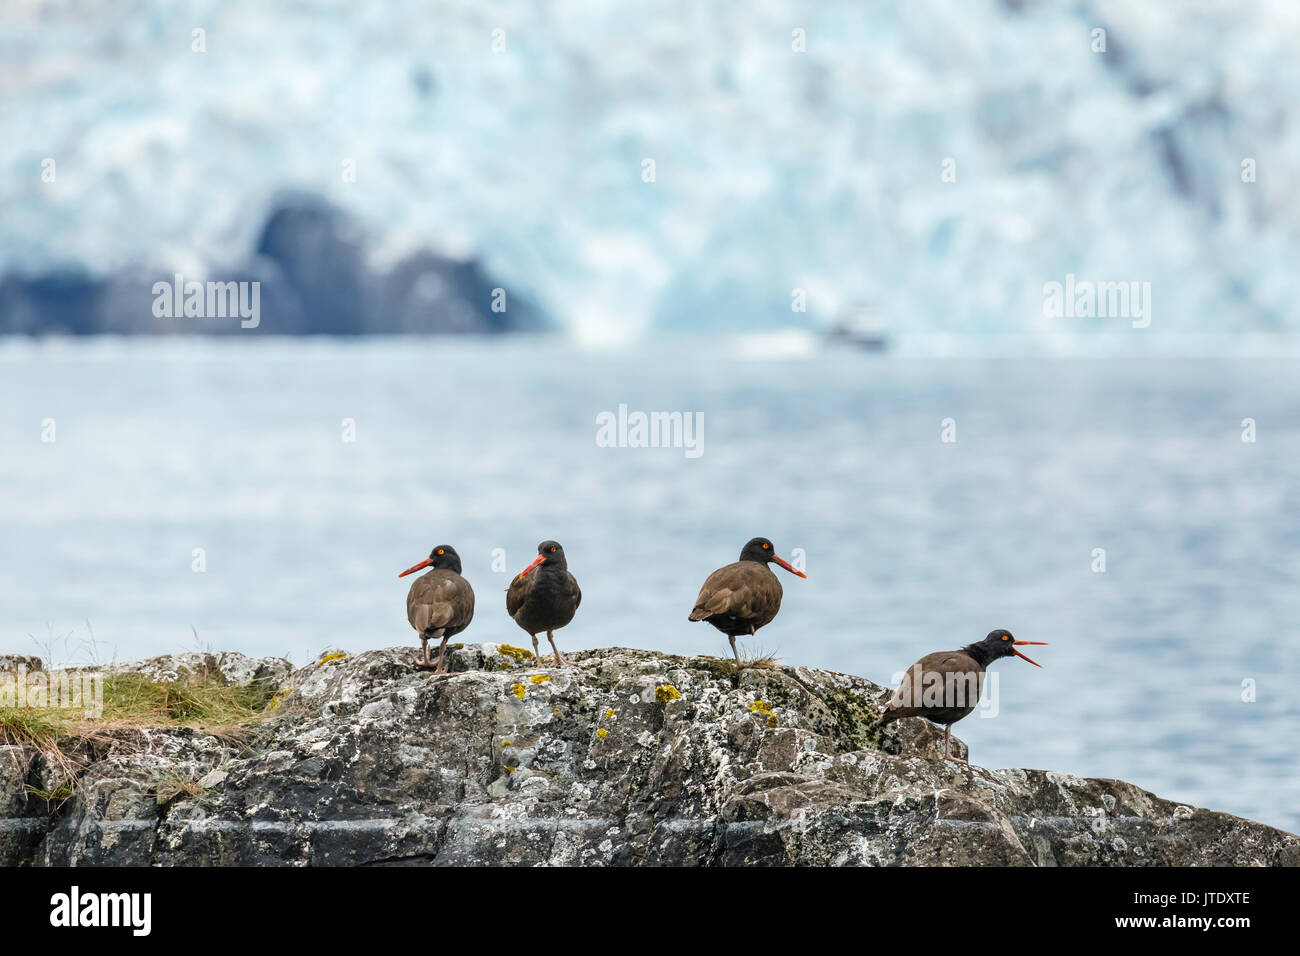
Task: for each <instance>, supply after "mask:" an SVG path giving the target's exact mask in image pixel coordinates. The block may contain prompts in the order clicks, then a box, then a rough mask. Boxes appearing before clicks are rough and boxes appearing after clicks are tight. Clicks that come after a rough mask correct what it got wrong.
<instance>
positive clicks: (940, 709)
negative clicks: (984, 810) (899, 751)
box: [880, 629, 1047, 767]
mask: <svg viewBox="0 0 1300 956" xmlns="http://www.w3.org/2000/svg"><path fill="white" fill-rule="evenodd" d="M1046 643H1047V641H1018V640H1016V639H1015V637H1014V636H1012V634H1011V632H1010V631H1007V630H1002V629H998V630H996V631H989V636H988V637H986V638H984V640H982V641H979V642H978V643H976V644H967V645H966V646H965V647H963V648H962V649H961V650H959V651H937V652H936V653H934V654H926V655H925V657H922V658H921V659H920V660H919V661H917V662H916V663H915V664H913V665H912V666H911V667H909V668H908V670H907V673H906V674H904V675H903V682H902V683H901V684H899V685H898V690H896V691H894V696H893V697H891V698H890V699H889V701H888V702H887V703H886V704H885V712H884V715H883V716H882V717H881V718H880V726H882V727H883V726H885V725H886V724H889V723H891V722H893V721H895V720H901V719H903V718H904V717H924V718H925V719H926V720H930V721H933V722H934V723H936V724H943V725H944V727H943V755H944V759H946V760H957V759H958V758H957V757H956V756H954V755H953V752H952V742H951V740H952V725H953V724H955V723H956V722H957V721H959V720H961V719H962V718H963V717H965V716H966V715H967V714H969V713H970V712H971V711H972V710H974V709H975V707H976V705H977V704H978V703H979V700H980V694H981V693H983V691H984V669H985V668H986V667H988V666H989V664H991V663H993V662H994V661H995V660H997V659H998V658H1000V657H1010V656H1011V655H1013V654H1014V655H1015V656H1016V657H1019V658H1020V659H1021V660H1025V661H1029V663H1031V664H1033V665H1034V666H1035V667H1042V666H1043V665H1042V664H1040V663H1038V662H1037V661H1030V660H1029V658H1028V657H1025V655H1024V654H1021V653H1020V652H1019V651H1018V650H1016V647H1017V646H1019V645H1022V644H1046ZM961 762H962V763H964V764H966V766H968V767H969V766H970V761H969V760H962V761H961Z"/></svg>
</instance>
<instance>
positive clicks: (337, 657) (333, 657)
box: [316, 651, 348, 667]
mask: <svg viewBox="0 0 1300 956" xmlns="http://www.w3.org/2000/svg"><path fill="white" fill-rule="evenodd" d="M347 656H348V655H347V653H346V652H345V651H335V652H334V653H333V654H326V655H324V656H323V657H322V658H321V659H320V663H319V664H317V665H316V666H317V667H324V666H325V665H326V664H328V663H329V662H330V661H341V660H343V658H345V657H347Z"/></svg>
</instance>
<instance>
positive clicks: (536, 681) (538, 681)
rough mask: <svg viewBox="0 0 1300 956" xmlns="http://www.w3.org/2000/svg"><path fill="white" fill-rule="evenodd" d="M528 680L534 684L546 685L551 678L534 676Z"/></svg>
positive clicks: (543, 675) (541, 675)
mask: <svg viewBox="0 0 1300 956" xmlns="http://www.w3.org/2000/svg"><path fill="white" fill-rule="evenodd" d="M528 679H529V680H530V681H532V682H533V683H534V684H545V683H546V682H547V681H549V680H550V679H551V678H550V676H549V675H547V674H534V675H533V676H532V677H530V678H528Z"/></svg>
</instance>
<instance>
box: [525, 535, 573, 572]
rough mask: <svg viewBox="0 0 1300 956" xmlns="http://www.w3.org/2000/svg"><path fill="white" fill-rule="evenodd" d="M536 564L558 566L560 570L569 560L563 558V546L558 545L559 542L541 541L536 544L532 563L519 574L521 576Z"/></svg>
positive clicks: (566, 566) (563, 568)
mask: <svg viewBox="0 0 1300 956" xmlns="http://www.w3.org/2000/svg"><path fill="white" fill-rule="evenodd" d="M538 566H543V567H547V568H558V569H559V570H561V571H563V570H565V569H566V568H568V566H569V562H568V561H566V560H565V559H564V548H563V547H562V546H561V545H560V542H558V541H543V542H542V543H541V544H539V545H538V546H537V557H536V558H534V559H533V563H532V564H530V565H528V567H526V568H524V569H523V570H522V571H520V572H519V576H520V577H521V578H522V577H523V576H524V575H525V574H527V573H528V572H529V571H531V570H532V569H533V568H535V567H538Z"/></svg>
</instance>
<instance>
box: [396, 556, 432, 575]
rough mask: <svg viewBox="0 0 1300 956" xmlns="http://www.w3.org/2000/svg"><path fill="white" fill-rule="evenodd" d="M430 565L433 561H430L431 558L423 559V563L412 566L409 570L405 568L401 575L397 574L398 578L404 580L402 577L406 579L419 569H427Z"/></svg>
mask: <svg viewBox="0 0 1300 956" xmlns="http://www.w3.org/2000/svg"><path fill="white" fill-rule="evenodd" d="M431 564H433V559H432V558H425V559H424V560H423V561H421V562H420V563H419V564H413V565H411V566H410V567H409V568H407V569H406V570H405V571H403V572H402V573H401V574H399V575H398V577H399V578H404V577H406V576H407V575H408V574H414V573H415V572H416V571H419V570H420V569H421V568H427V567H428V566H429V565H431Z"/></svg>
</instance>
